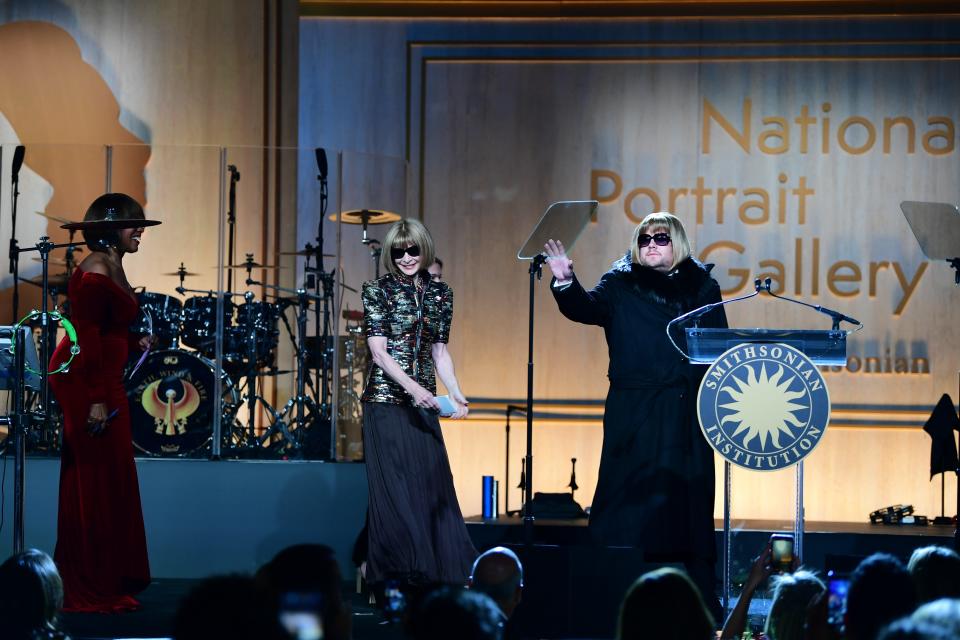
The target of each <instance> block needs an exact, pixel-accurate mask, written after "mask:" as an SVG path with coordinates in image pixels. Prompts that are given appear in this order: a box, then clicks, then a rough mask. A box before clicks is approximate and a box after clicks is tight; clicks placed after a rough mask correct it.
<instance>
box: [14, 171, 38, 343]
mask: <svg viewBox="0 0 960 640" xmlns="http://www.w3.org/2000/svg"><path fill="white" fill-rule="evenodd" d="M20 158H21V159H20V162H21V163H22V162H23V159H22V158H23V156H22V155H21V156H20ZM13 162H14V167H13V176H12V182H13V191H12V193H11V199H12V200H11V207H10V210H11V214H12V215H11V220H12V223H11V226H10V273H12V274H13V318H12V320H11V324H15V323H16V322H17V319H18V318H17V316H19V307H20V246H19V245H18V244H17V201H18V200H19V199H20V167H18V166H16V162H17V154H14V156H13ZM44 265H46V263H44ZM44 296H46V291H44Z"/></svg>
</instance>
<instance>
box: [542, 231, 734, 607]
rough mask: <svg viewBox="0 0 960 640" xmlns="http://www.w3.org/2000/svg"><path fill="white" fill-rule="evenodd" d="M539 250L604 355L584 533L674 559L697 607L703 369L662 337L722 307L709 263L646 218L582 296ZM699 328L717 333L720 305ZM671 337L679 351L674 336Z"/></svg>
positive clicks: (704, 524) (657, 558) (707, 526)
mask: <svg viewBox="0 0 960 640" xmlns="http://www.w3.org/2000/svg"><path fill="white" fill-rule="evenodd" d="M545 248H546V253H547V261H548V264H549V266H550V269H551V271H552V272H553V275H554V280H553V282H552V283H551V289H552V291H553V294H554V297H555V298H556V300H557V304H558V306H559V307H560V312H561V313H563V315H565V316H566V317H567V318H569V319H571V320H573V321H575V322H581V323H584V324H593V325H599V326H601V327H603V331H604V334H605V336H606V339H607V347H608V350H609V356H610V366H609V369H608V377H609V378H610V390H609V392H608V394H607V400H606V406H605V411H604V416H603V450H602V452H601V456H600V472H599V477H598V480H597V489H596V493H595V494H594V498H593V506H592V508H591V512H590V531H591V534H592V535H593V537H594V538H595V539H596V540H597V541H598V542H600V543H602V544H605V545H609V546H635V547H639V548H641V549H643V551H644V555H645V557H646V559H647V560H649V561H654V562H683V563H684V565H685V566H686V568H687V571H688V573H689V574H690V577H691V578H692V579H693V580H694V582H695V583H696V584H697V586H698V587H699V588H700V590H701V591H702V593H703V596H704V600H705V601H706V602H708V603H711V604H712V603H715V602H716V597H715V576H714V565H715V564H716V551H715V544H714V526H713V497H714V470H713V450H712V449H711V448H710V445H709V444H708V443H707V441H706V440H705V438H704V437H703V435H702V433H701V431H700V425H699V422H698V419H697V411H696V401H697V391H698V388H699V385H700V380H701V378H702V377H703V374H704V371H705V368H704V367H699V366H696V365H691V364H690V362H689V361H688V360H687V359H686V358H684V357H683V356H682V355H681V354H680V353H679V352H678V351H677V350H676V349H675V348H674V347H673V345H672V344H671V343H670V340H669V338H668V337H667V333H666V327H667V323H668V322H670V320H672V319H673V318H675V317H677V316H679V315H681V314H683V313H686V312H687V311H691V310H692V309H695V308H697V307H700V306H702V305H705V304H707V303H711V302H718V301H719V300H720V286H719V285H718V284H717V281H716V280H714V279H713V278H712V277H711V276H710V269H711V268H712V266H713V265H704V264H702V263H700V262H699V261H697V260H696V259H695V258H693V257H692V256H691V255H690V253H691V251H690V243H689V241H688V240H687V235H686V232H685V230H684V228H683V224H682V223H681V222H680V220H679V219H678V218H677V217H676V216H674V215H672V214H669V213H652V214H650V215H648V216H647V217H646V218H644V219H643V221H642V222H641V223H640V224H639V225H638V226H637V228H636V229H635V230H634V233H633V240H632V243H631V246H630V249H629V250H628V251H627V254H626V255H625V256H623V257H622V258H621V259H619V260H617V261H616V262H615V263H614V264H613V267H612V268H611V269H610V270H609V271H607V273H605V274H604V275H603V277H601V278H600V282H599V283H597V286H596V287H594V288H593V289H592V290H590V291H586V290H585V289H584V288H583V287H582V286H581V285H580V283H579V282H578V281H577V278H576V276H575V275H574V273H573V262H572V261H571V260H570V259H569V258H567V256H566V252H565V250H564V248H563V245H562V244H561V243H559V242H555V241H553V240H550V241H549V242H547V245H546V247H545ZM700 326H703V327H726V326H727V319H726V314H725V313H724V311H723V307H718V308H717V309H714V310H712V311H711V312H709V313H708V314H707V315H705V316H703V317H702V318H701V319H700ZM673 338H674V340H675V341H676V342H677V344H678V345H680V346H681V347H684V348H685V346H686V340H685V339H684V335H683V334H682V332H681V331H679V330H677V331H675V335H674V336H673Z"/></svg>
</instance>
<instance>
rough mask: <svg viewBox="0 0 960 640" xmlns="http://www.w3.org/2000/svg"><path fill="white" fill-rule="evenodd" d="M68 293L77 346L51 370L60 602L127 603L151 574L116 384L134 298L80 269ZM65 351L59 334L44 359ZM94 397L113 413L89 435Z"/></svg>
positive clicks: (111, 607) (126, 416)
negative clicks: (57, 418)
mask: <svg viewBox="0 0 960 640" xmlns="http://www.w3.org/2000/svg"><path fill="white" fill-rule="evenodd" d="M69 297H70V309H71V312H72V313H71V317H70V320H71V321H72V322H73V324H74V326H75V327H76V329H77V340H78V342H79V344H80V353H79V354H78V355H77V357H76V358H75V359H74V361H73V363H71V365H70V370H69V372H67V373H61V374H57V375H54V376H51V378H50V384H51V387H52V388H53V392H54V394H55V395H56V398H57V401H58V402H59V403H60V406H61V407H62V408H63V417H64V426H63V452H62V456H61V463H60V508H59V514H58V521H57V548H56V551H55V553H54V560H55V561H56V563H57V567H58V568H59V570H60V575H61V577H62V578H63V586H64V607H63V608H64V610H65V611H86V612H90V611H99V612H104V613H109V612H117V611H126V610H131V609H135V608H137V607H138V606H139V602H137V600H136V599H134V597H133V594H135V593H138V592H140V591H142V590H143V589H144V588H145V587H146V586H147V585H148V584H149V583H150V567H149V564H148V562H147V541H146V536H145V535H144V530H143V512H142V510H141V507H140V487H139V485H138V483H137V469H136V466H134V462H133V442H132V436H131V432H130V409H129V405H128V404H127V394H126V391H125V390H124V387H123V368H124V364H125V363H126V361H127V354H128V351H129V350H130V349H131V346H132V345H135V344H136V341H137V336H133V335H132V334H130V332H129V326H130V325H131V324H132V323H133V321H134V320H135V319H136V317H137V312H138V310H139V305H138V303H137V301H136V300H135V299H134V298H132V297H131V296H130V294H128V293H127V292H126V291H125V290H124V289H123V288H122V287H120V286H119V285H118V284H117V283H115V282H114V281H113V280H111V279H110V278H109V277H107V276H105V275H101V274H98V273H88V272H84V271H81V270H80V269H77V270H76V271H74V273H73V276H72V277H71V278H70V286H69ZM69 350H70V341H69V340H68V339H66V338H64V340H63V341H61V342H60V344H59V345H58V346H57V349H56V351H55V352H54V354H53V357H52V358H51V360H50V363H51V367H55V366H59V364H60V363H62V362H64V361H65V360H66V359H67V357H69ZM95 402H105V403H106V404H107V413H108V414H109V413H110V412H112V411H113V410H115V409H116V410H118V413H117V415H116V416H114V417H113V418H111V419H110V421H109V423H108V426H107V428H106V430H105V431H104V432H103V433H101V434H100V435H97V436H91V435H90V434H89V433H88V432H87V417H88V416H89V413H90V405H91V404H93V403H95Z"/></svg>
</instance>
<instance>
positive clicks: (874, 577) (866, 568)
mask: <svg viewBox="0 0 960 640" xmlns="http://www.w3.org/2000/svg"><path fill="white" fill-rule="evenodd" d="M915 605H916V593H915V591H914V588H913V580H912V579H911V578H910V574H909V573H908V572H907V568H906V567H905V566H903V563H901V562H900V561H899V560H897V559H896V558H895V557H893V556H892V555H890V554H887V553H875V554H873V555H872V556H870V557H869V558H867V559H865V560H864V561H863V562H861V563H860V564H859V566H857V568H856V570H854V572H853V575H851V576H850V589H849V590H848V591H847V607H846V629H847V637H848V638H850V639H851V640H873V638H875V637H876V635H877V633H878V632H879V631H880V629H882V628H883V627H884V626H885V625H886V624H887V623H889V622H891V621H893V620H896V619H897V618H900V617H902V616H905V615H909V614H910V612H911V611H913V608H914V606H915Z"/></svg>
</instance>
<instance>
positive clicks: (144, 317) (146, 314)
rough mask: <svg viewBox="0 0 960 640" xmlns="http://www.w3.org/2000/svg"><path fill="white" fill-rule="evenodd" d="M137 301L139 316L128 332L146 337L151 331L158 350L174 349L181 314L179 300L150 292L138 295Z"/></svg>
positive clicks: (181, 308) (178, 333)
mask: <svg viewBox="0 0 960 640" xmlns="http://www.w3.org/2000/svg"><path fill="white" fill-rule="evenodd" d="M137 300H139V301H140V315H139V316H138V317H137V322H136V324H134V325H133V326H132V327H130V330H131V331H133V332H134V333H139V334H141V335H147V334H149V333H150V332H151V329H152V332H153V335H155V336H157V348H158V349H176V348H177V340H178V338H179V337H180V320H181V314H182V312H183V305H182V304H181V303H180V300H178V299H177V298H174V297H173V296H168V295H165V294H163V293H154V292H152V291H143V292H141V293H138V294H137ZM151 325H152V327H151Z"/></svg>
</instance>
